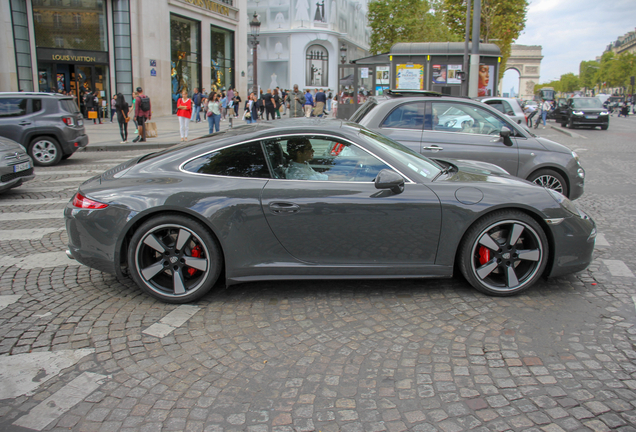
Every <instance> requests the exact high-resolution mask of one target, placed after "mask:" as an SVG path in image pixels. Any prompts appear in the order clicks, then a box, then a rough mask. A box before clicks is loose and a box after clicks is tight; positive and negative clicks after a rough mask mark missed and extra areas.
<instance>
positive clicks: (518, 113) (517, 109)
mask: <svg viewBox="0 0 636 432" xmlns="http://www.w3.org/2000/svg"><path fill="white" fill-rule="evenodd" d="M478 100H480V101H481V102H483V103H485V104H486V105H490V106H491V107H493V108H494V109H496V110H497V111H499V112H502V113H504V114H505V115H507V116H508V117H510V118H511V119H512V120H513V121H514V122H515V123H517V124H526V122H527V120H528V119H527V118H526V115H525V114H524V113H523V109H522V108H521V106H520V105H519V101H518V100H517V99H515V98H502V97H490V98H480V99H478Z"/></svg>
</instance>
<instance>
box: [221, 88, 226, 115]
mask: <svg viewBox="0 0 636 432" xmlns="http://www.w3.org/2000/svg"><path fill="white" fill-rule="evenodd" d="M221 96H222V98H221V121H225V117H226V116H227V95H226V94H225V93H221Z"/></svg>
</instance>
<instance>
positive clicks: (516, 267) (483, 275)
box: [459, 210, 548, 296]
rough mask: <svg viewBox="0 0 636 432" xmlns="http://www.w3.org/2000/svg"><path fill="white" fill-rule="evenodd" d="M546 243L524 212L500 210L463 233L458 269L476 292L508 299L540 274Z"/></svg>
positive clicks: (546, 256)
mask: <svg viewBox="0 0 636 432" xmlns="http://www.w3.org/2000/svg"><path fill="white" fill-rule="evenodd" d="M547 260H548V240H547V237H546V235H545V233H544V232H543V230H542V229H541V227H540V226H539V224H538V223H537V222H536V221H535V220H534V219H532V218H531V217H530V216H528V215H526V214H525V213H521V212H518V211H515V210H504V211H500V212H496V213H491V214H490V215H487V216H485V217H484V218H482V219H480V220H479V221H477V222H476V223H475V225H473V226H472V227H471V228H470V229H469V230H468V232H467V233H466V235H465V237H464V240H463V241H462V245H461V249H460V261H459V266H460V269H461V271H462V274H463V275H464V277H465V278H466V280H467V281H468V282H469V283H470V284H471V285H472V286H473V287H474V288H476V289H477V290H478V291H481V292H483V293H485V294H489V295H495V296H510V295H514V294H518V293H519V292H521V291H523V290H526V289H528V288H529V287H530V286H532V285H533V284H534V283H535V282H536V281H537V280H538V279H539V278H540V277H541V276H542V274H543V271H544V270H545V267H546V264H547Z"/></svg>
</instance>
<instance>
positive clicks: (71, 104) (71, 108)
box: [60, 99, 79, 114]
mask: <svg viewBox="0 0 636 432" xmlns="http://www.w3.org/2000/svg"><path fill="white" fill-rule="evenodd" d="M60 105H61V106H62V109H63V110H64V111H66V112H69V113H72V114H75V113H78V112H79V109H78V108H77V104H76V103H75V101H74V100H73V99H62V100H60Z"/></svg>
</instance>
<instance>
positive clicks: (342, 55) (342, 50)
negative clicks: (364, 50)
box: [340, 43, 347, 64]
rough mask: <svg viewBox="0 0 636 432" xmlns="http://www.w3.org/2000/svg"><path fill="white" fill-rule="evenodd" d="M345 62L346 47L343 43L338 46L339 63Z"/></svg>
mask: <svg viewBox="0 0 636 432" xmlns="http://www.w3.org/2000/svg"><path fill="white" fill-rule="evenodd" d="M346 62H347V47H346V46H345V44H344V43H343V44H342V45H340V63H342V64H345V63H346Z"/></svg>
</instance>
